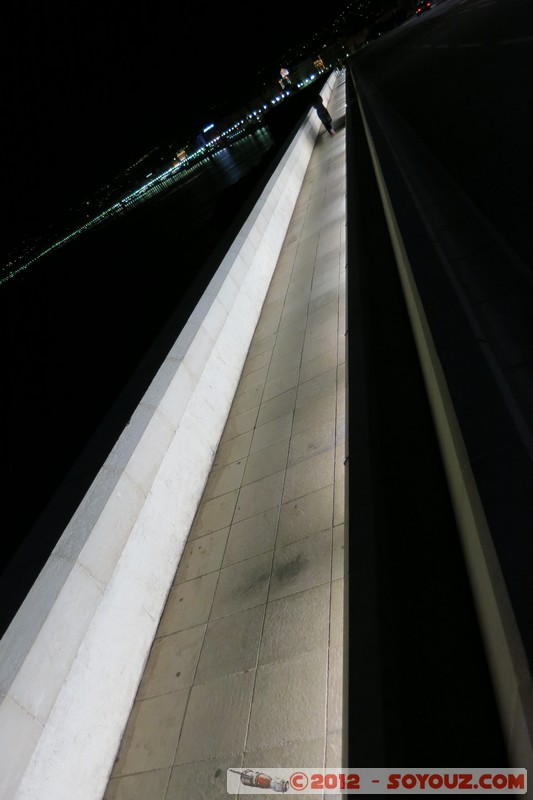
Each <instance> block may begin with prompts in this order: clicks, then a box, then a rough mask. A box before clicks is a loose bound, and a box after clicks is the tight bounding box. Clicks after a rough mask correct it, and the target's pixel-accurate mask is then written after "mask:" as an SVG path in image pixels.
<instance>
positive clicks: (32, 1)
mask: <svg viewBox="0 0 533 800" xmlns="http://www.w3.org/2000/svg"><path fill="white" fill-rule="evenodd" d="M335 5H337V7H338V8H342V7H344V4H343V3H337V4H333V6H330V7H329V8H328V10H327V12H326V13H327V14H328V17H327V21H328V22H329V20H330V19H332V18H333V13H334V8H335ZM2 16H3V21H2V28H1V42H0V44H1V52H0V59H1V81H2V123H1V125H2V142H1V152H2V162H3V163H2V176H3V177H2V180H3V187H4V197H5V198H6V201H7V213H5V214H4V217H3V228H4V236H3V238H4V242H3V243H2V244H3V247H2V250H4V248H5V245H6V243H7V242H10V241H13V240H16V238H17V237H19V236H21V235H24V234H27V233H28V231H30V230H33V229H36V228H38V227H39V225H40V224H42V221H43V220H44V219H47V218H48V217H50V218H51V219H52V218H53V217H54V215H55V214H58V213H60V212H61V211H62V210H63V209H64V208H67V207H69V205H74V204H76V203H77V202H79V201H80V200H82V199H83V197H84V196H87V195H88V194H90V193H91V192H92V191H94V190H95V189H97V188H100V187H101V186H102V185H103V184H104V183H105V182H106V181H107V180H108V179H109V178H111V177H113V176H114V175H115V174H117V173H118V172H120V171H122V169H124V168H125V167H126V166H128V165H129V164H131V163H132V162H133V161H135V160H136V159H137V158H138V157H140V156H141V155H142V154H143V153H145V152H147V151H149V150H150V149H152V148H153V147H156V146H158V145H159V144H161V143H162V142H164V141H165V140H166V139H168V138H173V137H174V136H175V135H177V136H179V134H180V131H182V130H183V131H184V132H185V131H186V130H187V129H188V128H191V127H192V128H193V129H194V128H195V126H197V125H200V124H202V122H203V121H204V120H205V119H206V118H207V119H208V118H209V116H210V113H211V109H216V108H218V107H219V106H220V102H221V101H222V102H225V101H227V100H228V99H231V98H232V97H237V96H238V95H239V93H246V91H248V86H250V85H251V83H252V82H253V80H254V77H255V75H256V74H257V72H258V71H259V70H261V69H264V68H265V66H267V67H268V65H269V64H271V65H272V73H273V75H272V77H273V78H274V77H275V78H277V77H278V76H277V73H275V72H274V71H275V70H277V68H278V66H277V59H278V60H279V58H280V57H281V54H282V53H283V52H284V50H285V49H287V48H288V47H289V46H290V45H291V44H293V43H294V42H295V41H297V40H299V39H300V40H304V39H306V38H307V37H308V36H309V34H310V33H311V32H313V31H314V30H315V29H317V28H318V29H320V28H321V27H322V25H323V24H324V22H325V20H317V19H316V16H315V14H314V12H313V11H311V10H310V7H309V6H307V5H305V4H303V3H296V4H289V5H278V6H275V5H272V4H269V3H264V4H251V3H246V4H244V3H240V4H239V2H235V3H231V4H230V3H227V4H218V5H216V6H211V5H207V4H201V3H194V2H192V3H189V4H188V5H187V6H186V7H185V6H184V5H183V4H181V3H177V4H174V5H169V4H167V3H153V2H144V1H143V2H137V3H133V4H131V3H127V2H125V1H124V0H106V1H105V2H102V0H93V1H92V2H87V0H75V1H72V2H69V3H67V2H65V0H61V2H54V0H51V2H38V1H37V0H29V2H22V3H20V4H18V3H11V4H8V6H7V7H6V6H5V7H4V9H3V11H2ZM267 75H268V69H267Z"/></svg>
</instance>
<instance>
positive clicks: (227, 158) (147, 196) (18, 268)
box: [0, 127, 273, 285]
mask: <svg viewBox="0 0 533 800" xmlns="http://www.w3.org/2000/svg"><path fill="white" fill-rule="evenodd" d="M272 146H273V140H272V137H271V136H270V133H269V131H268V128H266V127H263V128H259V129H258V130H256V131H254V132H253V133H249V134H248V135H246V136H244V137H243V138H241V139H238V140H236V141H234V142H232V143H231V144H228V145H227V146H225V147H223V148H221V149H220V150H217V151H214V152H212V153H210V154H206V155H205V156H204V157H203V158H199V159H198V160H192V163H191V164H188V163H187V162H185V163H184V164H183V165H181V167H180V168H179V169H178V170H169V171H168V172H167V173H165V174H164V175H162V176H161V177H159V178H155V179H153V180H152V181H151V182H149V183H148V184H146V185H145V186H143V187H140V188H139V189H136V190H135V191H133V192H131V193H130V194H129V195H126V196H124V197H123V198H122V199H121V200H118V201H115V202H113V203H112V205H110V206H109V207H108V208H106V209H104V210H102V211H99V212H98V213H97V214H95V215H94V216H92V217H90V218H89V219H87V220H85V221H84V222H83V224H81V225H79V226H78V227H71V228H70V229H69V230H68V231H65V232H64V233H63V234H62V235H61V237H60V238H55V239H54V240H52V241H50V242H47V243H43V242H42V241H38V242H36V243H35V244H34V245H32V246H29V247H26V249H25V251H24V253H21V255H20V256H19V257H18V258H14V259H12V260H11V261H10V262H9V263H8V264H3V265H0V285H1V284H3V283H6V282H7V281H9V280H11V279H12V278H14V277H15V276H16V275H17V274H18V273H20V272H22V271H25V270H27V269H28V267H30V266H32V265H34V264H35V263H36V262H37V261H39V260H40V259H42V258H43V256H46V255H50V254H51V253H53V252H54V251H56V250H58V249H59V248H62V247H64V246H65V245H66V244H70V243H71V242H72V241H73V240H75V239H78V238H79V237H80V236H81V235H82V234H84V233H87V232H88V231H91V230H93V229H94V228H95V227H99V226H101V225H102V224H104V223H105V224H109V223H110V222H112V221H113V220H114V219H115V218H117V217H123V216H125V215H127V214H129V213H130V212H131V211H132V210H136V209H138V208H139V206H145V205H146V204H147V203H148V202H150V201H154V200H156V199H157V200H158V201H163V202H165V201H169V199H170V195H172V194H175V193H176V191H179V193H180V198H181V199H182V203H183V208H184V209H187V210H188V211H189V212H190V211H191V209H192V207H193V205H194V206H195V208H196V210H197V212H198V213H199V214H200V215H201V216H202V215H205V213H206V212H207V211H208V210H210V211H212V209H213V207H214V202H215V199H216V198H217V197H218V196H219V194H220V193H221V192H222V191H223V190H224V189H225V188H227V187H228V186H231V185H232V184H234V183H236V182H237V181H239V180H240V179H241V178H243V177H244V176H245V175H246V174H247V172H248V171H249V169H250V168H251V167H253V166H254V165H255V164H256V163H257V162H258V161H259V160H260V159H261V158H262V157H263V156H264V155H265V154H266V153H267V151H268V150H269V149H270V148H271V147H272ZM184 193H185V194H184ZM206 201H207V203H206ZM197 221H198V220H197ZM195 229H196V226H195ZM186 231H187V227H184V228H183V232H184V233H185V232H186Z"/></svg>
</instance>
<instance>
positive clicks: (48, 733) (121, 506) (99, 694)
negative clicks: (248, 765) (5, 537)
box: [0, 75, 336, 800]
mask: <svg viewBox="0 0 533 800" xmlns="http://www.w3.org/2000/svg"><path fill="white" fill-rule="evenodd" d="M335 80H336V77H335V75H332V76H331V77H330V79H329V80H328V83H327V85H326V87H325V88H324V90H323V91H322V96H323V98H324V101H325V103H326V104H327V102H328V100H329V96H330V94H331V88H332V86H333V84H334V82H335ZM319 129H320V122H319V120H318V118H317V116H316V112H314V110H311V111H310V112H309V114H308V115H307V117H306V119H305V121H304V123H303V124H302V126H301V128H300V130H299V132H298V134H297V135H296V137H295V139H294V141H293V142H292V144H291V146H290V147H289V149H288V151H287V152H286V154H285V155H284V157H283V159H282V161H281V163H280V164H279V166H278V168H277V169H276V171H275V174H274V175H273V177H272V178H271V180H270V181H269V184H268V186H267V187H266V188H265V190H264V192H263V194H262V195H261V197H260V199H259V201H258V202H257V204H256V205H255V207H254V209H253V211H252V213H251V214H250V216H249V218H248V220H247V222H246V224H245V225H244V227H243V228H242V230H241V231H240V233H239V235H238V236H237V237H236V239H235V241H234V243H233V245H232V246H231V248H230V250H229V252H228V253H227V255H226V257H225V258H224V260H223V262H222V263H221V264H220V267H219V268H218V271H217V273H216V275H215V276H214V278H213V280H212V281H211V283H210V285H209V287H208V288H207V290H206V292H205V294H204V295H203V297H202V298H201V300H200V302H199V304H198V306H197V307H196V309H195V311H194V312H193V314H192V315H191V318H190V319H189V321H188V323H187V325H186V326H185V328H184V330H183V332H182V333H181V334H180V336H179V337H178V339H177V340H176V342H175V344H174V346H173V347H172V350H171V351H170V352H169V354H168V356H167V358H166V359H165V361H164V363H163V364H162V366H161V368H160V370H159V372H158V373H157V375H156V377H155V379H154V381H153V383H152V385H151V386H150V388H149V389H148V391H147V392H146V395H145V396H144V398H143V400H142V401H141V403H140V405H139V407H138V408H137V410H136V412H135V414H134V415H133V417H132V419H131V421H130V424H129V425H128V427H127V428H126V429H125V430H124V432H123V434H122V435H121V437H120V439H119V440H118V442H117V443H116V446H115V447H114V448H113V450H112V452H111V453H110V455H109V457H108V459H107V460H106V462H105V464H104V465H103V466H102V468H101V470H100V472H99V474H98V476H97V477H96V479H95V481H94V483H93V484H92V486H91V487H90V489H89V491H88V492H87V494H86V496H85V498H84V500H83V501H82V503H81V504H80V506H79V508H78V510H77V511H76V513H75V514H74V516H73V518H72V520H71V521H70V523H69V525H68V526H67V529H66V530H65V531H64V533H63V535H62V536H61V538H60V540H59V542H58V544H57V546H56V548H55V549H54V551H53V553H52V555H51V557H50V558H49V560H48V562H47V563H46V565H45V567H44V568H43V570H42V572H41V574H40V576H39V578H38V579H37V581H36V582H35V584H34V586H33V588H32V589H31V591H30V593H29V594H28V596H27V598H26V600H25V602H24V603H23V605H22V607H21V608H20V610H19V612H18V614H17V615H16V617H15V619H14V621H13V623H12V624H11V626H10V627H9V629H8V630H7V632H6V634H5V636H4V637H3V638H2V640H1V641H0V698H1V702H0V763H1V768H0V797H1V798H2V800H15V799H16V800H23V799H24V800H29V799H30V798H31V800H73V798H76V800H99V798H101V797H102V795H103V793H104V791H105V788H106V785H107V780H108V776H109V774H110V771H111V769H112V766H113V761H114V759H115V755H116V752H117V749H118V746H119V744H120V740H121V736H122V732H123V729H124V726H125V725H126V722H127V719H128V717H129V713H130V710H131V707H132V704H133V701H134V698H135V694H136V691H137V687H138V685H139V682H140V679H141V677H142V673H143V670H144V666H145V663H146V659H147V657H148V654H149V650H150V647H151V644H152V641H153V638H154V635H155V632H156V629H157V625H158V622H159V619H160V616H161V614H162V611H163V608H164V604H165V601H166V597H167V594H168V591H169V589H170V586H171V584H172V580H173V578H174V574H175V572H176V569H177V567H178V565H179V560H180V557H181V554H182V551H183V548H184V545H185V542H186V539H187V535H188V532H189V529H190V526H191V523H192V521H193V518H194V515H195V512H196V509H197V507H198V504H199V502H200V499H201V496H202V492H203V489H204V486H205V483H206V481H207V478H208V475H209V472H210V469H211V465H212V461H213V458H214V455H215V452H216V448H217V445H218V443H219V440H220V436H221V435H222V431H223V428H224V424H225V422H226V419H227V415H228V412H229V409H230V405H231V403H232V400H233V397H234V394H235V390H236V387H237V384H238V380H239V377H240V374H241V370H242V367H243V364H244V360H245V358H246V355H247V352H248V349H249V345H250V341H251V338H252V336H253V333H254V331H255V327H256V325H257V322H258V319H259V315H260V312H261V308H262V305H263V302H264V298H265V295H266V292H267V289H268V286H269V283H270V280H271V277H272V274H273V271H274V269H275V266H276V262H277V259H278V256H279V253H280V250H281V247H282V245H283V240H284V237H285V234H286V231H287V227H288V225H289V222H290V218H291V215H292V212H293V210H294V206H295V203H296V200H297V197H298V193H299V191H300V188H301V185H302V181H303V178H304V175H305V172H306V169H307V166H308V163H309V159H310V156H311V153H312V149H313V147H314V144H315V140H316V136H317V134H318V132H319Z"/></svg>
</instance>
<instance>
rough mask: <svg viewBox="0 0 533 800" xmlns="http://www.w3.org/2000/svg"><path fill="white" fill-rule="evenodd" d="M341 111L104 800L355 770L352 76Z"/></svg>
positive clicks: (340, 96) (339, 102) (314, 172)
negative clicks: (348, 329)
mask: <svg viewBox="0 0 533 800" xmlns="http://www.w3.org/2000/svg"><path fill="white" fill-rule="evenodd" d="M328 107H329V110H330V113H331V115H332V117H333V119H334V124H335V125H336V127H337V129H338V132H337V135H336V136H335V137H334V138H330V136H329V135H328V134H327V133H326V132H325V131H324V129H323V128H322V129H321V132H320V134H319V136H318V139H317V142H316V145H315V148H314V151H313V155H312V158H311V161H310V165H309V169H308V171H307V174H306V177H305V180H304V183H303V186H302V190H301V193H300V196H299V198H298V202H297V205H296V208H295V212H294V215H293V218H292V220H291V223H290V226H289V230H288V232H287V236H286V239H285V243H284V246H283V249H282V252H281V255H280V259H279V263H278V265H277V268H276V271H275V273H274V277H273V280H272V283H271V286H270V289H269V292H268V295H267V297H266V300H265V305H264V308H263V312H262V315H261V318H260V321H259V324H258V326H257V329H256V332H255V336H254V338H253V341H252V344H251V348H250V351H249V355H248V358H247V361H246V364H245V366H244V369H243V373H242V376H241V380H240V383H239V387H238V389H237V393H236V396H235V400H234V403H233V406H232V409H231V412H230V414H229V417H228V420H227V424H226V427H225V430H224V433H223V435H222V439H221V441H220V445H219V448H218V451H217V454H216V457H215V460H214V464H213V469H212V472H211V474H210V477H209V480H208V482H207V485H206V487H205V491H204V494H203V497H202V501H201V504H200V506H199V508H198V512H197V514H196V517H195V520H194V523H193V526H192V528H191V531H190V534H189V538H188V542H187V545H186V547H185V550H184V552H183V556H182V558H181V562H180V565H179V568H178V570H177V572H176V576H175V580H174V582H173V585H172V587H171V590H170V593H169V595H168V599H167V603H166V606H165V610H164V612H163V615H162V617H161V620H160V624H159V628H158V631H157V635H156V638H155V640H154V643H153V646H152V649H151V652H150V655H149V658H148V661H147V664H146V668H145V673H144V677H143V680H142V682H141V685H140V687H139V690H138V693H137V697H136V700H135V703H134V706H133V708H132V711H131V715H130V718H129V721H128V724H127V726H126V730H125V732H124V736H123V740H122V744H121V747H120V750H119V753H118V755H117V759H116V762H115V766H114V770H113V772H112V775H111V778H110V781H109V784H108V787H107V790H106V793H105V796H104V797H105V800H148V798H149V800H182V798H187V799H188V800H194V798H202V800H210V798H222V797H228V794H227V791H226V770H227V769H228V768H241V767H252V768H258V769H259V768H260V769H265V770H266V769H268V768H273V769H275V768H276V767H278V768H279V767H322V766H325V765H326V764H327V765H329V766H332V767H335V766H337V767H340V766H341V761H342V759H341V736H342V650H343V647H342V645H343V592H344V588H343V587H344V581H343V575H344V558H343V553H344V550H343V547H344V525H343V521H344V445H345V441H344V437H345V433H344V419H345V417H344V409H345V405H344V400H345V370H344V362H345V343H344V333H345V322H344V319H345V315H344V310H345V295H344V286H345V247H344V244H345V136H344V113H345V83H344V75H341V76H340V77H339V80H338V81H337V84H336V86H335V88H334V90H333V93H332V96H331V100H330V102H329V103H328ZM269 796H272V792H269ZM301 796H306V795H301ZM315 797H316V795H315ZM330 797H331V795H330Z"/></svg>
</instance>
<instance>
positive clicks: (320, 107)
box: [313, 94, 335, 136]
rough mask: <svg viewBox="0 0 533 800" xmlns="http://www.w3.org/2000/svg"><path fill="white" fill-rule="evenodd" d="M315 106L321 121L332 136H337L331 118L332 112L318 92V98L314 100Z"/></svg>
mask: <svg viewBox="0 0 533 800" xmlns="http://www.w3.org/2000/svg"><path fill="white" fill-rule="evenodd" d="M313 108H315V109H316V113H317V114H318V116H319V118H320V121H321V122H322V124H323V125H324V127H325V129H326V130H327V132H328V133H329V134H330V135H331V136H335V130H334V129H333V120H332V119H331V114H330V113H329V111H328V110H327V108H326V106H325V105H324V101H323V100H322V97H321V96H320V95H319V94H317V96H316V98H315V99H314V101H313Z"/></svg>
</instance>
